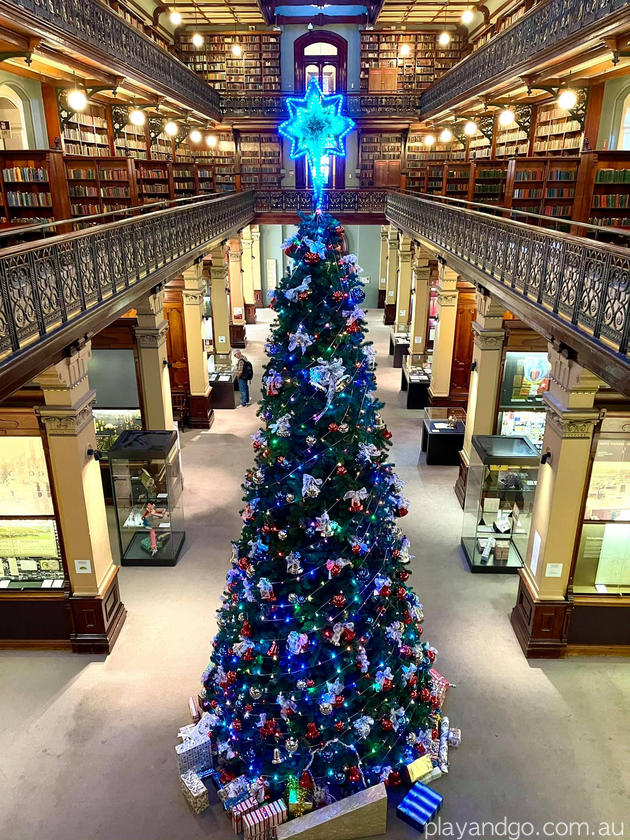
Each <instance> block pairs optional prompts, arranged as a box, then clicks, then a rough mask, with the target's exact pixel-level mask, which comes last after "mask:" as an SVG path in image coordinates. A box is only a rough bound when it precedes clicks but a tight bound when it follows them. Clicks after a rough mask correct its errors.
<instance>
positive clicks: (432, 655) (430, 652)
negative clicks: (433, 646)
mask: <svg viewBox="0 0 630 840" xmlns="http://www.w3.org/2000/svg"><path fill="white" fill-rule="evenodd" d="M427 657H428V658H429V660H430V661H431V662H435V651H434V650H430V649H429V650H428V651H427Z"/></svg>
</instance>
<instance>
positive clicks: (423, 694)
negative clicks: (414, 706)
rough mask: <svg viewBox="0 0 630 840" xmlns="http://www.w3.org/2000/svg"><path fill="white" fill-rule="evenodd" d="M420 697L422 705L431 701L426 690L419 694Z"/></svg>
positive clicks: (429, 693)
mask: <svg viewBox="0 0 630 840" xmlns="http://www.w3.org/2000/svg"><path fill="white" fill-rule="evenodd" d="M420 697H421V698H422V701H423V702H424V703H428V702H429V700H430V699H431V692H430V691H429V689H428V688H423V689H422V691H421V692H420Z"/></svg>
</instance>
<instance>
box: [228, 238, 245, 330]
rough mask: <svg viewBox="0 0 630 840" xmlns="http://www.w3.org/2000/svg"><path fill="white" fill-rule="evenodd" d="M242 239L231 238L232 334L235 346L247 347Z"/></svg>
mask: <svg viewBox="0 0 630 840" xmlns="http://www.w3.org/2000/svg"><path fill="white" fill-rule="evenodd" d="M242 253H243V252H242V251H241V241H240V239H230V245H229V252H228V277H229V283H230V335H231V339H230V340H231V342H232V346H233V347H245V344H246V341H245V301H244V298H243V266H242V263H241V256H242Z"/></svg>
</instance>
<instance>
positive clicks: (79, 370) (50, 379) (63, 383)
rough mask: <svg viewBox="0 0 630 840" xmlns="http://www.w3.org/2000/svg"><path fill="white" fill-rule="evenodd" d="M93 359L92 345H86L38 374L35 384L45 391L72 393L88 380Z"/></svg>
mask: <svg viewBox="0 0 630 840" xmlns="http://www.w3.org/2000/svg"><path fill="white" fill-rule="evenodd" d="M91 358H92V343H91V342H90V341H86V343H85V344H84V345H83V347H81V348H80V349H78V350H74V349H73V350H72V351H71V353H70V355H69V356H67V357H66V358H64V359H62V360H61V361H60V362H57V363H56V364H54V365H51V366H50V367H49V368H46V370H43V371H42V372H41V373H38V374H37V376H35V377H34V378H33V381H34V382H37V384H38V385H39V386H40V387H41V388H42V389H43V390H44V391H70V390H72V389H74V388H76V387H77V386H78V385H80V384H81V383H82V382H84V381H85V380H86V379H87V375H88V364H89V361H90V359H91Z"/></svg>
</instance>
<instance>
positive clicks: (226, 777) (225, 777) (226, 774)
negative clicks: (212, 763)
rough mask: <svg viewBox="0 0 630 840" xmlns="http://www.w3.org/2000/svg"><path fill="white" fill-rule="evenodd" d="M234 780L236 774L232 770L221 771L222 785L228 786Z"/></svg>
mask: <svg viewBox="0 0 630 840" xmlns="http://www.w3.org/2000/svg"><path fill="white" fill-rule="evenodd" d="M233 778H234V773H232V771H231V770H221V777H220V781H221V784H222V785H227V783H228V782H231V781H232V779H233Z"/></svg>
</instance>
